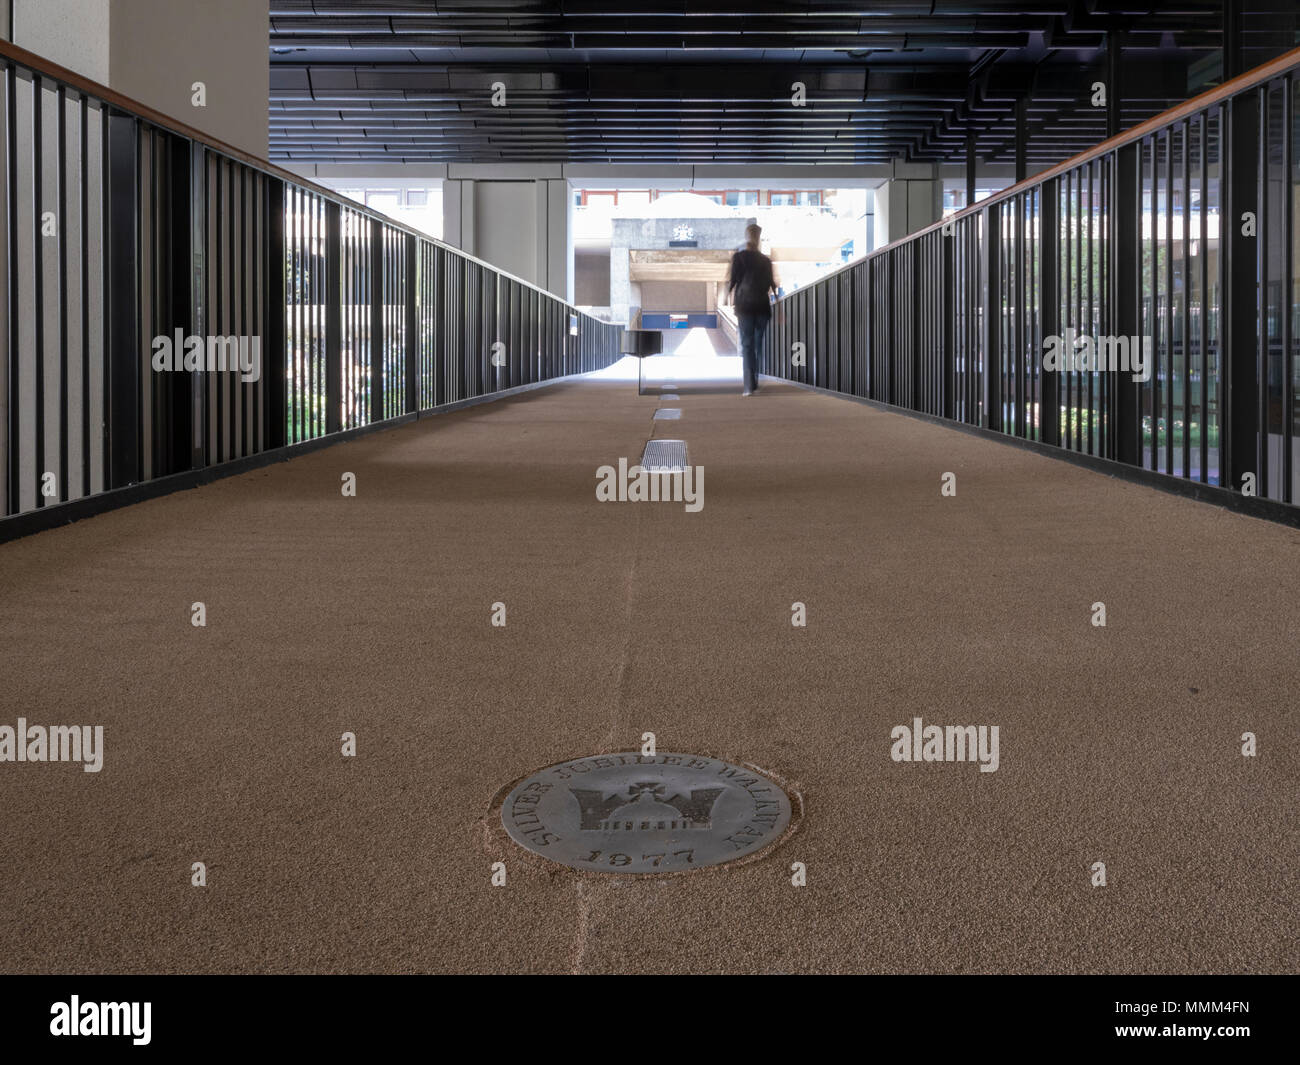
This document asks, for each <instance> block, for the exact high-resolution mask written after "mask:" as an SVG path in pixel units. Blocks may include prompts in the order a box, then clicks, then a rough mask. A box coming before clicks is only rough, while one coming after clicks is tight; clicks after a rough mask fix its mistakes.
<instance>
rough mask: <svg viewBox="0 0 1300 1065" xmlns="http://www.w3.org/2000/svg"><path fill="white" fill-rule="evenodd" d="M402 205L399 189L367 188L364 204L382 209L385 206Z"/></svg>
mask: <svg viewBox="0 0 1300 1065" xmlns="http://www.w3.org/2000/svg"><path fill="white" fill-rule="evenodd" d="M401 205H402V190H401V189H367V190H366V206H367V207H374V208H376V209H378V210H383V209H385V208H387V207H400V206H401Z"/></svg>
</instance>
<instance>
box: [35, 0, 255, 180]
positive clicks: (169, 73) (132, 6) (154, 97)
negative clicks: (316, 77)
mask: <svg viewBox="0 0 1300 1065" xmlns="http://www.w3.org/2000/svg"><path fill="white" fill-rule="evenodd" d="M42 2H44V0H42ZM270 27H271V24H270V16H269V3H268V0H221V2H220V3H213V2H212V0H113V14H112V25H111V34H112V37H111V41H110V45H109V55H110V60H111V67H112V74H111V76H110V77H109V82H108V83H109V85H111V86H112V87H113V88H114V89H116V90H117V91H118V92H120V93H124V94H125V95H127V96H131V97H134V98H135V99H137V100H140V101H142V102H143V103H146V104H148V105H149V106H150V107H153V108H156V109H157V110H159V111H161V112H163V114H166V115H172V116H174V117H176V118H178V119H180V120H181V121H182V122H185V123H188V124H189V125H191V126H194V127H196V128H197V129H201V130H202V131H203V132H204V133H207V134H209V135H210V136H213V137H216V138H217V139H218V140H223V141H225V142H226V143H228V144H232V145H234V146H235V147H236V148H242V149H243V150H244V151H246V152H251V153H252V154H253V155H256V156H259V157H261V158H265V157H266V156H267V154H268V148H269V144H268V133H267V130H268V125H269V118H268V115H269V105H268V103H267V101H268V100H269V99H270V96H271V66H270V48H269V40H270V32H271V29H270ZM196 81H201V82H203V84H204V86H205V87H206V90H207V100H206V106H204V107H195V106H193V104H192V103H191V96H192V90H191V86H192V85H193V84H194V83H195V82H196Z"/></svg>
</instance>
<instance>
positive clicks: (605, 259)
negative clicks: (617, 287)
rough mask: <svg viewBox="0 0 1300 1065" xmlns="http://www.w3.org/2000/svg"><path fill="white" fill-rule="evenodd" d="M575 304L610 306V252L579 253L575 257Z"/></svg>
mask: <svg viewBox="0 0 1300 1065" xmlns="http://www.w3.org/2000/svg"><path fill="white" fill-rule="evenodd" d="M573 302H574V303H577V304H579V305H580V306H584V307H588V306H590V307H608V306H609V252H607V251H598V252H592V253H589V254H588V253H584V252H581V251H580V252H577V253H575V255H574V257H573Z"/></svg>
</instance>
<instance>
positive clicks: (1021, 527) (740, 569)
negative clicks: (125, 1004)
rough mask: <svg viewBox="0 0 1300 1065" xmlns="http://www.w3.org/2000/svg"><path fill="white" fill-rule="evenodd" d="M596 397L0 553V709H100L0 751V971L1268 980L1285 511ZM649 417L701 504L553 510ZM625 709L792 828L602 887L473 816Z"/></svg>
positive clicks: (1043, 465)
mask: <svg viewBox="0 0 1300 1065" xmlns="http://www.w3.org/2000/svg"><path fill="white" fill-rule="evenodd" d="M633 392H634V390H633V389H632V388H631V387H630V386H628V385H625V384H601V383H594V382H582V383H571V384H563V385H560V386H556V387H553V388H550V389H546V390H541V391H538V392H534V393H530V394H527V395H524V396H522V397H519V398H514V399H509V400H506V401H502V402H498V403H494V404H488V405H484V406H480V407H477V408H473V409H469V410H465V411H461V412H458V413H453V414H450V415H445V416H439V417H436V418H432V419H428V420H425V421H423V422H421V423H419V424H417V425H412V426H407V427H403V428H401V429H397V430H394V431H390V432H384V433H380V434H376V435H374V436H371V437H367V438H364V439H361V440H358V441H354V442H351V443H347V444H343V445H340V446H336V447H333V448H330V449H327V450H324V451H321V452H318V453H314V454H311V455H307V456H304V457H301V458H298V459H295V460H293V461H292V462H289V463H284V464H279V465H275V466H271V467H268V468H265V469H262V470H258V471H256V472H253V473H249V474H247V475H243V476H239V477H235V478H232V479H229V480H224V481H221V482H218V483H215V484H212V485H209V486H206V487H203V488H200V489H197V490H194V491H187V492H183V493H179V494H176V495H173V496H170V497H167V498H163V499H159V500H155V501H152V502H147V503H144V504H141V505H138V506H134V507H131V508H128V509H125V510H121V511H117V512H114V513H111V514H106V515H103V516H100V517H96V518H94V519H91V520H88V521H84V522H81V523H78V524H76V525H72V526H68V527H65V528H61V529H58V530H54V531H51V532H46V533H42V534H39V535H36V536H33V537H30V538H27V539H24V540H20V541H17V542H14V543H11V544H8V545H4V546H0V588H2V589H3V593H2V595H0V641H2V646H3V647H4V652H3V679H2V682H0V723H9V724H13V723H14V722H15V721H16V718H17V717H18V716H19V715H23V716H26V717H27V718H28V719H29V720H30V721H32V722H33V723H46V724H72V723H92V724H103V725H104V726H105V730H106V741H105V746H106V754H105V767H104V770H103V771H102V772H101V773H99V774H98V775H95V774H88V773H84V772H82V771H81V770H80V768H78V767H76V766H70V765H48V764H47V765H31V764H23V765H17V764H13V763H5V764H0V810H3V812H4V831H3V832H2V833H0V912H2V913H3V919H2V920H0V969H3V970H4V971H7V972H139V971H153V972H209V971H216V972H249V971H255V972H268V971H269V972H279V971H297V972H303V971H348V972H352V971H400V972H410V971H498V972H500V971H525V972H561V973H563V972H570V971H582V972H593V973H594V972H619V971H644V972H655V973H669V972H674V973H675V972H689V971H695V972H721V971H725V972H809V971H816V972H830V971H869V972H897V971H902V972H1008V971H1009V972H1294V971H1296V970H1297V969H1298V968H1300V962H1298V960H1297V947H1296V917H1295V914H1296V904H1297V896H1298V894H1300V893H1298V892H1297V856H1298V855H1300V829H1298V827H1297V815H1296V797H1297V793H1298V791H1300V788H1298V787H1297V785H1298V784H1300V750H1298V748H1297V735H1298V732H1300V730H1298V728H1297V724H1298V722H1297V717H1296V710H1295V706H1294V702H1295V692H1296V690H1297V687H1298V684H1297V680H1298V679H1300V665H1297V660H1296V644H1297V635H1298V631H1297V610H1296V603H1297V598H1298V596H1300V580H1298V578H1300V532H1297V531H1296V530H1293V529H1288V528H1283V527H1279V526H1276V525H1271V524H1267V523H1264V522H1260V521H1256V520H1252V519H1248V518H1243V517H1239V516H1235V515H1232V514H1229V513H1226V512H1224V511H1221V510H1218V509H1215V508H1212V507H1209V506H1204V505H1200V504H1197V503H1193V502H1190V501H1186V500H1183V499H1181V498H1177V497H1173V496H1170V495H1166V494H1162V493H1159V492H1156V491H1152V490H1149V489H1146V488H1143V487H1138V486H1135V485H1132V484H1127V483H1123V482H1120V481H1116V480H1112V479H1109V478H1107V477H1104V476H1101V475H1098V474H1096V473H1092V472H1088V471H1085V470H1081V469H1078V468H1075V467H1072V466H1070V465H1068V464H1065V463H1061V462H1057V461H1053V460H1050V459H1046V458H1042V457H1038V456H1035V455H1032V454H1028V453H1025V452H1022V451H1019V450H1017V449H1014V448H1010V447H1006V446H1004V445H999V444H996V443H992V442H986V441H984V440H980V439H975V438H972V437H970V436H967V435H963V434H960V433H957V432H954V431H951V430H947V429H943V428H938V427H935V426H931V425H928V424H924V423H921V422H918V421H916V420H912V419H908V418H905V417H902V416H898V415H893V414H886V413H881V412H877V411H873V410H869V409H866V408H864V407H862V406H859V405H856V404H852V403H849V402H845V401H842V400H836V399H832V398H828V397H823V396H816V395H812V394H808V393H806V392H802V391H798V390H795V389H793V388H790V387H774V388H771V389H769V390H768V391H767V392H766V393H765V394H762V395H760V396H758V397H756V398H753V399H742V398H740V397H739V396H737V395H736V394H734V392H729V393H726V394H723V393H720V392H717V391H710V392H706V391H703V390H701V391H700V392H699V393H696V394H692V392H691V390H690V388H689V386H685V385H684V386H683V390H682V392H681V400H680V402H679V403H676V404H674V405H677V406H680V407H682V408H683V409H684V411H685V415H684V418H683V420H682V421H681V422H677V423H664V422H660V423H658V424H657V425H655V424H652V422H651V414H652V411H653V409H654V408H655V406H656V405H657V403H658V401H657V400H656V399H655V398H654V397H651V396H647V397H643V398H637V397H636V396H635V395H634V394H633ZM652 432H656V435H659V436H673V435H680V436H682V437H683V438H684V439H686V440H687V442H688V444H689V447H690V457H691V461H692V462H693V463H697V464H703V465H704V466H705V469H706V481H705V500H706V505H705V507H704V509H703V511H701V512H700V513H695V514H691V513H686V512H685V511H684V510H683V508H682V507H680V506H678V505H672V504H649V503H645V504H634V503H618V504H616V503H598V502H597V501H596V499H595V495H594V486H595V470H596V467H597V466H599V465H601V464H603V463H606V462H610V463H612V462H615V461H616V460H617V458H618V457H619V456H628V457H629V459H635V457H636V456H638V455H639V453H640V449H641V446H642V444H643V442H644V440H645V438H646V437H647V436H648V435H650V434H651V433H652ZM949 470H951V471H954V472H956V474H957V478H958V494H957V496H956V498H942V497H941V495H940V492H939V480H940V474H941V473H943V472H944V471H949ZM343 471H353V472H355V473H356V474H357V476H358V486H359V493H358V496H357V498H356V499H345V498H343V497H342V496H341V494H340V492H339V483H340V480H339V479H340V475H341V473H342V472H343ZM197 600H202V601H204V602H205V603H206V604H207V611H208V625H207V627H206V628H205V629H198V628H194V627H192V626H191V625H190V621H189V608H190V604H191V602H194V601H197ZM796 600H799V601H802V602H804V603H806V604H807V607H808V619H809V620H808V627H807V628H806V629H797V628H793V627H792V626H791V624H790V606H791V603H792V602H794V601H796ZM1098 600H1101V601H1104V602H1105V603H1106V606H1107V610H1108V615H1109V616H1108V625H1107V627H1106V628H1104V629H1101V628H1095V627H1093V626H1092V625H1091V623H1090V606H1091V604H1092V603H1093V602H1095V601H1098ZM495 601H503V602H505V603H506V605H507V609H508V624H507V626H506V627H505V628H504V629H500V628H493V627H491V626H490V624H489V611H490V607H491V604H492V603H493V602H495ZM918 715H919V716H921V717H923V718H924V719H925V720H926V721H927V722H929V723H936V724H968V723H969V724H997V725H999V726H1000V727H1001V768H1000V769H999V770H998V772H996V773H987V774H981V773H979V772H977V771H976V767H975V766H973V765H970V764H966V765H960V764H957V765H953V764H922V765H913V764H906V763H894V762H893V761H891V760H890V757H889V749H890V740H889V733H890V729H891V728H892V727H893V726H894V725H897V724H903V723H910V722H911V719H912V718H913V717H914V716H918ZM344 731H353V732H355V733H356V734H357V737H358V742H359V756H358V757H357V758H355V759H350V760H345V759H343V758H342V757H340V753H339V738H340V735H341V734H342V733H343V732H344ZM645 731H653V732H654V733H656V735H657V737H658V743H659V746H660V747H661V748H662V749H666V750H679V751H691V752H699V753H705V754H716V755H721V756H730V757H731V758H734V759H743V760H746V761H749V762H752V763H754V764H757V765H759V766H762V767H765V768H767V769H769V770H771V771H773V772H775V773H778V774H780V775H781V776H782V777H784V778H787V779H789V780H791V781H793V782H795V783H796V784H797V786H798V788H799V790H800V792H801V793H802V796H803V800H804V803H805V811H806V812H805V817H804V820H803V822H802V824H801V826H800V827H799V829H798V831H797V832H796V833H795V834H794V835H793V836H792V837H790V838H789V839H787V840H786V841H785V843H784V844H782V846H781V847H779V848H778V849H777V850H775V851H774V852H772V853H770V854H769V856H768V857H766V858H765V859H762V860H759V861H757V862H754V863H751V864H747V865H742V866H739V867H736V868H732V869H724V870H704V871H699V872H695V873H692V874H690V875H688V876H685V877H676V878H671V879H649V880H645V879H637V880H621V879H618V878H615V877H610V876H606V877H603V878H602V877H600V876H598V875H595V874H591V875H580V874H577V873H574V872H570V871H568V870H563V869H560V868H559V867H557V866H554V865H552V864H551V863H549V862H546V861H544V860H542V859H539V858H534V857H533V856H531V855H529V854H526V853H525V852H524V851H522V850H520V849H519V848H517V847H515V845H514V844H512V843H511V842H510V841H509V840H508V839H507V838H506V837H505V836H504V835H503V834H502V833H501V832H500V830H499V829H498V828H496V827H495V826H492V825H490V824H489V823H488V822H487V821H486V820H485V814H486V812H487V810H488V807H489V805H490V803H491V801H492V799H493V796H494V794H495V793H496V792H497V790H498V789H499V788H500V787H501V786H502V785H504V784H506V783H508V782H510V781H511V780H513V779H515V778H517V777H519V776H521V775H523V774H525V773H527V772H530V771H531V770H533V769H535V768H538V767H541V766H545V765H548V764H551V763H554V762H557V761H561V760H563V759H567V758H570V757H574V756H580V755H585V754H590V753H595V752H599V751H606V750H614V749H625V750H626V749H634V748H635V746H636V745H637V744H638V743H639V740H640V736H641V733H642V732H645ZM1245 731H1251V732H1255V733H1256V734H1257V735H1258V737H1259V755H1258V757H1257V758H1254V759H1249V758H1243V757H1242V756H1241V753H1240V737H1241V734H1242V733H1243V732H1245ZM498 860H503V861H505V862H506V863H507V869H508V877H509V880H508V885H507V886H506V887H504V888H493V887H491V886H490V885H489V866H490V864H491V863H492V862H494V861H498ZM194 861H203V862H206V863H207V867H208V876H209V885H208V887H206V888H205V889H196V888H192V887H190V886H189V876H190V873H189V870H190V864H191V862H194ZM795 861H801V862H804V863H806V865H807V871H808V886H807V887H804V888H795V887H792V886H791V885H790V883H789V876H790V873H789V867H790V864H791V863H792V862H795ZM1096 861H1104V862H1105V863H1106V866H1107V870H1108V877H1109V885H1108V886H1107V887H1106V888H1104V889H1094V888H1093V887H1091V886H1090V884H1089V866H1090V865H1091V864H1092V863H1093V862H1096Z"/></svg>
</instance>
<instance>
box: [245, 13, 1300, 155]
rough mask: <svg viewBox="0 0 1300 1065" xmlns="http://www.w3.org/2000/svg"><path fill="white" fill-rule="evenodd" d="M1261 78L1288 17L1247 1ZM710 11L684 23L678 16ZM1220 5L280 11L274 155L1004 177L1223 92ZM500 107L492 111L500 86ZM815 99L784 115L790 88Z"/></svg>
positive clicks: (274, 37)
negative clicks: (1025, 128) (1116, 79)
mask: <svg viewBox="0 0 1300 1065" xmlns="http://www.w3.org/2000/svg"><path fill="white" fill-rule="evenodd" d="M1241 6H1242V10H1243V18H1242V23H1243V26H1244V30H1245V32H1244V33H1243V49H1244V51H1245V52H1246V55H1247V62H1251V59H1250V57H1251V56H1252V55H1254V56H1256V59H1255V61H1260V62H1262V61H1263V60H1264V59H1266V58H1269V57H1271V56H1273V55H1276V54H1278V53H1279V52H1280V51H1284V50H1285V49H1286V48H1288V47H1294V46H1295V44H1296V43H1300V42H1298V41H1297V40H1296V29H1297V14H1296V12H1297V8H1298V7H1300V5H1298V4H1297V3H1296V0H1242V5H1241ZM691 7H693V8H696V9H697V10H698V9H705V8H706V9H707V13H700V14H691V13H688V11H687V9H688V8H691ZM1221 27H1222V11H1221V2H1220V0H1172V2H1167V3H1148V4H1141V3H1135V2H1133V0H1049V2H1045V3H1037V2H1034V0H982V2H979V3H974V2H967V0H924V2H920V0H888V2H886V3H883V4H880V5H866V4H856V5H854V4H844V3H799V2H794V3H782V4H766V5H763V4H754V3H734V2H728V0H708V2H707V3H704V2H701V0H692V3H689V4H687V3H680V2H679V3H647V2H637V0H633V2H631V3H628V4H619V3H614V2H610V0H605V2H600V3H588V2H573V0H565V2H562V3H540V2H531V0H481V2H446V0H437V2H434V0H429V2H425V3H419V2H393V0H271V42H270V43H271V60H272V66H271V154H272V156H273V157H274V158H276V159H279V160H283V161H299V162H330V161H333V162H351V161H383V162H439V163H442V162H462V163H469V162H481V163H495V162H599V163H628V162H638V163H642V162H648V163H709V162H720V163H740V162H767V163H819V162H820V163H885V162H888V161H890V160H894V159H902V160H909V161H917V162H933V161H938V162H944V161H957V160H959V159H961V158H963V157H964V152H965V145H966V140H967V136H968V135H974V137H975V138H976V144H977V152H978V154H979V157H980V158H981V159H982V160H983V161H984V162H988V163H1011V162H1013V161H1014V155H1015V135H1014V110H1015V107H1016V103H1017V101H1018V100H1020V99H1022V98H1027V100H1028V103H1027V113H1028V123H1029V139H1028V144H1027V150H1026V159H1027V162H1028V165H1029V166H1030V167H1031V168H1036V167H1039V166H1046V165H1050V164H1052V163H1055V162H1059V161H1060V160H1061V159H1064V158H1067V157H1069V156H1070V155H1073V154H1074V153H1076V152H1078V151H1081V150H1083V149H1084V148H1086V147H1088V146H1090V145H1092V144H1095V143H1096V142H1098V141H1100V140H1103V139H1104V138H1105V136H1106V109H1105V108H1104V107H1094V106H1093V105H1092V102H1091V97H1092V86H1093V84H1094V83H1095V82H1097V81H1104V80H1106V76H1107V68H1108V63H1107V55H1106V47H1107V40H1108V36H1107V35H1108V33H1110V32H1117V33H1121V34H1122V35H1123V36H1122V41H1123V49H1122V52H1121V55H1122V64H1121V78H1120V87H1119V88H1120V95H1121V108H1120V119H1121V126H1122V127H1127V126H1130V125H1133V124H1135V123H1137V122H1140V121H1142V120H1144V119H1146V118H1149V117H1150V116H1152V115H1154V114H1156V113H1158V112H1159V111H1162V110H1164V109H1165V108H1167V107H1170V106H1172V105H1173V104H1176V103H1178V102H1180V101H1182V100H1184V99H1186V98H1187V97H1188V96H1189V95H1192V94H1193V93H1195V92H1197V91H1200V90H1201V89H1204V88H1208V87H1210V86H1211V85H1213V84H1215V83H1216V82H1217V80H1218V55H1219V52H1218V50H1219V47H1220V43H1221ZM495 82H500V83H503V84H504V85H505V86H506V100H507V106H505V107H493V106H492V85H493V83H495ZM795 82H802V83H803V84H804V85H805V86H806V94H807V103H806V106H803V107H795V106H792V104H791V94H792V88H791V86H792V85H793V83H795Z"/></svg>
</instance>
